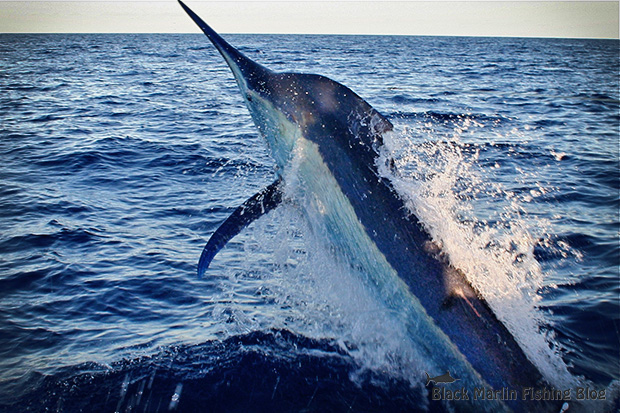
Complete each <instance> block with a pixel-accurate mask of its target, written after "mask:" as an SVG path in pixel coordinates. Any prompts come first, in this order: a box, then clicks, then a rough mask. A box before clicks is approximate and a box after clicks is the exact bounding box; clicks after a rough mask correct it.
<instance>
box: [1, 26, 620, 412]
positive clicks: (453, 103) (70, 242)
mask: <svg viewBox="0 0 620 413" xmlns="http://www.w3.org/2000/svg"><path fill="white" fill-rule="evenodd" d="M226 38H227V39H229V40H230V41H231V43H233V44H234V45H236V46H238V47H239V49H240V50H241V51H242V52H243V53H245V54H247V55H248V56H249V57H251V58H252V59H255V60H257V61H259V62H261V63H262V64H264V65H266V66H267V67H269V68H271V69H273V70H275V71H297V72H306V73H318V74H322V75H325V76H328V77H330V78H332V79H334V80H336V81H339V82H341V83H343V84H345V85H347V86H349V87H350V88H351V89H353V90H354V91H355V92H356V93H358V94H359V95H360V96H362V97H364V98H365V99H366V100H367V101H368V102H369V103H370V104H371V105H373V106H374V107H375V108H376V109H377V110H379V111H380V112H381V113H383V114H384V115H386V116H387V117H388V118H389V119H390V120H391V121H392V122H393V123H394V124H395V125H396V129H397V137H396V138H395V139H400V138H401V137H404V138H406V142H409V143H410V146H409V147H410V148H418V147H419V148H431V149H432V150H425V151H422V152H419V153H416V152H415V151H414V153H413V154H412V153H409V152H407V156H409V157H412V159H413V158H415V159H413V160H412V159H409V158H407V157H406V156H402V157H401V159H400V161H401V162H400V165H401V166H402V167H403V170H412V171H413V173H414V175H415V174H417V173H421V174H423V172H424V171H419V170H417V169H416V165H420V161H421V157H424V158H425V159H424V162H426V163H427V164H429V165H436V166H437V165H440V166H441V165H444V164H443V163H445V166H441V167H440V168H439V167H438V169H437V170H436V171H433V174H435V173H439V172H445V171H446V170H449V168H448V165H451V166H453V167H454V166H456V167H457V168H456V169H455V171H454V172H452V173H451V175H450V173H448V175H449V176H448V177H451V178H454V185H452V186H451V187H450V190H449V191H448V192H449V193H450V194H451V195H450V196H451V197H452V198H451V199H454V200H455V202H456V204H457V206H458V209H459V211H461V210H466V211H469V212H468V213H467V214H461V213H457V214H455V217H456V218H455V222H454V224H455V225H466V226H468V228H472V231H473V233H474V234H477V235H476V236H478V237H479V238H480V237H482V236H483V235H482V234H484V236H485V237H486V236H488V234H490V233H493V234H496V235H495V237H491V238H490V239H489V240H488V248H489V249H492V248H495V247H497V246H498V245H501V246H502V247H501V248H499V249H501V250H502V251H505V252H504V253H505V254H508V255H507V256H509V257H513V258H514V260H512V258H511V265H521V267H522V266H523V265H528V266H529V267H528V273H530V272H532V273H536V274H538V275H539V276H540V277H541V280H542V281H536V282H534V281H532V282H531V283H530V284H528V288H529V290H528V291H530V292H531V293H532V294H534V295H536V296H537V297H539V299H540V300H539V301H537V303H538V304H537V305H536V309H535V310H536V311H537V312H540V314H541V317H542V319H543V320H545V322H544V323H543V325H541V326H540V330H538V331H531V334H532V336H535V335H537V334H544V335H545V337H546V341H547V343H548V344H549V347H552V348H553V351H554V352H556V353H557V354H558V355H559V357H560V358H561V360H562V361H563V363H565V365H566V366H567V369H568V371H569V372H570V374H571V375H572V376H573V377H574V378H575V379H576V380H577V381H578V382H579V383H582V384H583V383H586V384H587V385H588V386H592V387H596V388H599V389H608V390H609V392H608V397H607V400H606V401H605V402H601V403H599V404H594V405H593V406H594V407H592V408H593V409H594V410H601V411H604V410H608V409H609V410H611V409H613V408H614V404H613V401H611V402H610V400H609V399H611V398H613V390H612V389H613V387H614V383H616V384H615V386H617V380H619V379H620V374H619V370H620V361H619V354H620V343H619V342H620V307H619V306H620V301H619V296H620V283H619V274H618V268H619V267H618V266H619V264H620V246H619V243H618V230H619V222H620V220H619V216H618V213H619V212H618V211H619V208H620V203H619V199H620V197H619V182H620V176H619V175H620V173H619V163H618V148H619V133H620V132H619V122H620V115H619V110H620V100H619V89H618V86H619V85H618V79H619V69H618V65H619V44H618V41H616V40H579V39H521V38H458V37H406V36H398V37H394V36H333V35H329V36H327V35H229V36H226ZM0 121H1V126H0V159H1V162H0V371H1V372H2V374H0V410H4V411H26V410H28V411H48V410H56V411H80V410H86V411H115V410H116V411H121V410H122V411H125V410H131V409H132V408H136V409H138V410H139V411H160V410H162V411H165V410H168V409H172V410H174V409H179V410H185V411H191V410H214V411H248V410H255V411H263V410H264V411H273V410H280V411H300V410H309V411H345V410H352V411H396V410H409V411H411V410H443V409H447V408H449V407H450V406H449V405H444V404H432V403H431V402H430V401H429V400H428V399H429V394H428V392H427V390H425V388H424V382H423V380H422V377H421V376H420V375H418V374H419V373H420V371H421V368H422V367H421V366H418V367H416V368H413V369H411V370H410V369H408V368H406V367H403V366H402V364H403V363H399V360H400V358H399V354H400V353H399V351H400V350H399V349H401V347H399V346H401V345H402V343H399V344H398V345H396V346H395V347H390V346H389V345H386V344H385V343H386V342H389V341H390V337H391V336H392V334H394V332H393V331H390V330H389V329H388V328H385V329H381V328H378V329H375V328H374V326H386V325H391V324H390V323H389V322H388V321H386V320H388V319H389V315H383V314H382V313H381V312H380V311H379V312H376V311H372V312H371V311H370V310H365V308H367V307H365V305H366V304H359V305H358V306H357V307H355V306H352V304H350V303H349V302H348V301H356V300H357V302H359V303H364V302H365V301H364V300H365V298H364V297H365V292H364V291H363V287H362V286H361V283H360V285H356V283H355V278H354V277H348V278H346V280H347V281H346V283H349V284H345V285H346V289H347V291H352V294H354V297H358V298H359V299H358V298H355V299H353V300H350V297H347V298H344V297H342V296H340V298H339V295H338V294H336V293H333V291H331V290H330V288H331V287H330V286H331V285H332V284H333V283H334V282H335V281H334V280H335V278H332V277H334V275H333V274H332V273H342V272H345V273H346V272H347V271H348V270H347V268H346V266H344V267H343V266H341V265H340V266H339V264H338V263H337V262H334V263H333V265H332V264H325V265H326V266H322V265H318V264H324V263H331V262H332V261H333V260H334V259H333V257H331V256H330V253H329V248H325V249H320V248H319V249H317V248H316V247H315V244H316V242H315V241H316V240H315V239H314V238H313V235H312V234H310V233H309V231H308V228H307V227H306V226H305V225H304V223H303V222H302V219H301V215H299V214H298V213H297V212H296V211H295V207H294V206H284V207H282V208H281V209H280V210H276V211H274V212H273V213H271V214H269V215H268V216H266V217H264V218H262V219H261V220H260V221H259V222H257V223H255V224H253V225H251V226H250V227H249V228H248V229H247V230H246V231H244V232H243V233H242V234H240V236H239V237H237V238H235V239H234V240H233V241H231V243H229V245H228V246H227V247H226V248H225V249H224V250H223V251H222V252H221V253H220V254H219V255H218V256H217V257H216V259H215V260H214V261H213V263H212V266H211V268H210V270H209V272H208V273H207V274H206V276H205V277H204V278H201V279H199V278H197V277H196V275H195V273H196V265H197V261H198V258H199V256H200V252H201V250H202V247H203V246H204V244H205V242H206V240H207V239H208V237H209V235H210V234H212V233H213V232H214V231H215V229H216V228H217V227H218V225H219V224H220V223H222V222H223V220H225V219H226V217H227V216H228V215H229V214H230V213H231V212H232V211H233V210H234V209H235V208H236V207H237V206H238V205H240V204H241V203H242V202H243V201H244V200H245V199H247V198H248V197H250V196H251V195H253V194H254V193H256V192H257V191H259V190H260V189H261V188H263V187H264V186H266V185H268V184H269V183H271V182H272V181H273V179H274V176H275V171H274V162H273V160H272V159H271V157H270V155H269V152H268V150H267V147H266V145H265V143H264V142H263V140H262V139H261V138H260V136H259V135H258V134H257V131H256V129H255V127H254V125H253V124H252V121H251V118H250V117H249V115H248V113H247V110H246V109H245V107H244V105H243V101H242V99H241V97H240V95H239V92H238V89H237V86H236V84H235V82H234V80H233V78H232V75H231V74H230V72H229V69H228V68H227V67H226V66H225V64H224V62H223V60H222V59H221V57H220V56H219V55H217V54H216V51H215V49H214V48H213V47H212V46H211V45H210V44H208V43H207V40H206V39H205V38H204V36H202V35H142V34H141V35H134V34H122V35H121V34H118V35H103V34H79V35H78V34H71V35H60V34H54V35H51V34H45V35H44V34H41V35H11V34H2V35H0ZM398 134H400V135H398ZM401 142H402V141H401ZM403 153H405V152H401V155H402V154H403ZM454 153H458V154H459V157H458V162H457V163H456V165H455V162H450V161H451V160H453V159H454V158H453V156H452V155H453V154H454ZM442 162H443V163H442ZM407 168H409V169H407ZM459 168H461V169H459ZM427 171H428V169H427ZM429 182H430V184H429V185H430V186H431V189H432V188H433V185H434V187H435V188H436V189H437V186H438V185H439V183H433V182H434V181H432V180H429ZM438 182H439V181H438ZM441 182H443V183H445V179H444V180H443V181H441ZM412 195H414V196H415V195H419V196H420V197H424V196H429V197H432V196H434V195H432V196H431V195H428V194H427V195H424V194H412ZM428 225H429V226H430V227H432V223H431V222H429V224H428ZM517 227H518V228H519V231H517V232H515V230H514V229H515V228H517ZM522 233H526V234H528V238H527V239H528V240H529V241H528V242H527V248H525V250H528V248H529V250H528V251H530V252H531V255H532V256H533V257H534V258H535V264H532V263H531V262H529V261H528V262H527V263H526V264H523V262H525V261H523V256H525V255H527V253H522V252H520V249H519V248H520V247H519V244H520V242H521V241H522V239H523V238H522V236H519V235H515V234H522ZM440 235H441V237H444V239H442V240H441V241H442V242H443V244H447V243H448V242H447V241H450V239H449V238H450V237H451V235H450V234H447V233H443V234H440ZM446 238H448V239H446ZM530 238H531V239H530ZM452 241H456V242H453V244H456V247H453V249H454V251H453V252H454V254H455V255H457V254H458V253H459V250H461V249H462V250H465V249H466V248H467V245H465V244H466V243H463V242H461V241H460V240H458V239H452ZM504 245H515V247H514V250H515V251H517V252H515V251H511V250H510V249H511V247H507V248H506V247H504ZM526 252H527V251H526ZM511 254H512V255H511ZM519 260H521V261H519ZM512 261H514V263H512ZM472 276H475V274H472ZM342 282H343V283H345V281H342ZM508 282H509V283H510V281H508ZM528 282H529V281H528ZM515 283H516V281H515ZM532 285H533V287H532ZM495 288H502V286H500V287H495ZM532 288H533V289H532ZM355 294H357V295H355ZM373 305H374V304H373ZM378 305H380V304H378ZM524 305H525V304H524ZM343 309H346V310H343ZM371 313H372V314H371ZM616 407H617V405H616ZM457 409H458V405H457Z"/></svg>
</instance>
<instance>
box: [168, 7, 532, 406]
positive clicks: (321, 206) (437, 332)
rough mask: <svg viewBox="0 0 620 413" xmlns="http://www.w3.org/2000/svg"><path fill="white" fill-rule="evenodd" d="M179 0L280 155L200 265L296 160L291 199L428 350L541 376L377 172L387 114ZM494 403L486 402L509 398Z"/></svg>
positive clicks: (476, 368) (473, 370) (487, 379)
mask: <svg viewBox="0 0 620 413" xmlns="http://www.w3.org/2000/svg"><path fill="white" fill-rule="evenodd" d="M180 3H181V6H182V7H183V9H184V10H185V11H186V12H187V14H189V16H190V17H191V18H192V19H193V20H194V22H195V23H196V24H197V25H198V26H199V27H200V29H202V31H203V32H204V33H205V34H206V35H207V37H208V38H209V40H210V41H211V42H212V43H213V44H214V46H215V47H216V48H217V50H218V51H219V52H220V54H221V55H222V56H223V57H224V59H225V60H226V63H227V64H228V66H229V67H230V69H231V70H232V72H233V74H234V77H235V80H236V81H237V84H238V86H239V89H240V90H241V94H242V96H243V99H244V101H245V104H246V105H247V107H248V109H249V111H250V114H251V116H252V119H253V120H254V123H255V124H256V126H257V128H258V130H259V132H260V134H261V135H262V136H263V137H264V138H265V139H266V141H267V144H268V146H269V148H270V151H271V153H272V156H273V158H274V159H275V162H276V164H277V166H278V170H277V175H278V179H277V180H276V182H274V183H273V184H272V185H270V186H269V187H268V188H266V189H264V190H263V191H261V192H259V193H258V194H256V195H254V196H253V197H251V198H250V199H248V200H247V201H246V202H245V203H244V204H243V205H241V206H240V207H239V208H238V209H237V210H236V211H235V212H234V213H233V214H232V215H231V216H230V217H229V218H228V219H227V220H226V221H225V222H224V223H223V224H222V225H221V226H220V227H219V228H218V229H217V230H216V231H215V233H214V234H213V235H212V236H211V238H210V239H209V241H208V243H207V245H206V247H205V248H204V251H203V253H202V256H201V258H200V261H199V265H198V273H199V275H202V274H203V273H204V272H205V271H206V269H207V268H208V266H209V263H210V262H211V260H212V259H213V258H214V256H215V255H216V253H217V252H218V251H219V250H220V249H221V248H222V247H223V246H224V245H225V244H226V242H227V241H228V240H229V239H231V238H232V237H234V236H235V235H237V234H238V233H239V232H240V231H241V230H242V229H243V228H245V227H246V226H247V225H248V224H249V223H250V222H252V221H253V220H255V219H257V218H258V217H260V216H262V215H263V214H265V213H267V212H269V211H270V210H272V209H273V208H275V207H276V206H277V205H278V204H280V203H281V202H282V200H283V199H284V198H286V197H285V196H283V194H282V192H283V189H284V188H285V186H286V181H287V179H286V178H287V171H289V172H290V171H291V170H292V169H294V176H295V180H296V184H295V185H296V188H295V194H294V196H295V197H296V199H295V201H296V204H298V205H300V206H301V209H302V210H303V212H305V215H306V216H307V217H309V220H310V221H311V226H312V227H313V229H314V230H316V231H319V232H320V233H321V234H325V235H326V236H327V237H328V241H329V243H330V244H331V245H333V246H334V247H335V248H334V250H335V251H336V253H338V254H341V255H342V256H344V257H346V259H347V260H348V261H349V262H350V264H351V266H352V267H354V268H355V269H356V270H358V272H359V273H360V274H362V276H363V277H364V280H363V281H364V282H365V283H367V284H368V285H369V286H370V287H372V288H373V289H374V291H375V292H376V294H378V295H379V296H380V297H381V299H382V300H383V301H384V302H385V303H386V305H387V306H388V307H389V308H390V309H392V310H393V311H394V313H396V314H398V316H399V317H400V318H401V319H402V320H404V323H405V325H406V328H407V332H408V335H409V336H410V337H413V338H414V339H415V340H417V341H416V343H417V344H418V346H419V350H420V352H421V353H422V357H424V359H425V360H432V362H433V363H435V364H437V366H436V367H437V368H438V369H442V370H443V371H446V370H448V369H449V370H450V371H453V372H455V373H456V375H457V377H459V379H460V380H462V383H464V384H467V385H472V386H473V385H476V386H488V387H489V388H496V389H499V388H503V387H509V388H511V389H512V388H514V389H517V390H519V389H520V388H522V387H526V386H529V387H532V386H534V387H536V386H538V385H541V384H542V383H544V381H542V380H543V379H542V376H541V373H540V372H539V371H538V369H537V368H536V367H535V366H534V365H533V364H532V363H531V362H530V360H529V359H528V358H527V357H526V355H525V354H524V352H523V350H522V349H521V347H520V346H519V344H518V343H517V342H516V340H515V339H514V337H513V336H512V335H511V334H510V332H509V331H508V330H507V329H506V327H505V326H504V325H503V324H502V323H501V322H500V321H499V320H498V319H497V318H496V317H495V315H494V313H493V312H492V310H491V309H490V308H489V306H488V305H487V303H486V302H485V300H484V299H483V298H482V297H481V295H480V294H478V293H477V291H475V290H474V288H473V287H472V286H471V285H470V284H469V282H468V281H467V280H466V278H465V276H464V274H463V273H462V272H461V271H459V270H457V269H455V268H454V267H453V266H451V265H450V264H449V263H448V262H447V260H446V259H445V258H444V257H442V256H441V255H439V254H437V252H436V251H435V250H434V249H433V248H430V246H432V245H433V244H432V240H431V238H430V236H429V235H428V233H427V232H426V231H425V230H424V228H423V226H422V225H421V224H420V222H419V221H418V219H417V218H416V217H415V216H414V215H413V214H411V212H410V211H409V210H408V208H407V207H406V205H405V202H404V200H403V199H401V197H400V196H399V195H398V194H397V192H396V191H395V190H394V188H393V186H392V184H391V182H390V181H389V180H388V179H386V178H384V177H382V175H381V174H380V172H379V166H378V165H377V158H378V155H379V150H380V148H381V145H382V144H383V136H384V135H385V134H386V133H388V132H389V131H391V130H392V124H391V123H390V121H389V120H388V119H386V118H385V117H384V116H382V115H381V114H380V113H379V112H378V111H377V110H375V109H374V108H372V107H371V106H370V105H369V104H368V103H367V102H366V101H364V100H363V99H362V98H361V97H359V96H358V95H357V94H356V93H354V92H353V91H352V90H350V89H349V88H347V87H346V86H344V85H342V84H340V83H338V82H335V81H333V80H331V79H328V78H326V77H324V76H319V75H314V74H299V73H275V72H273V71H271V70H269V69H267V68H265V67H263V66H261V65H260V64H258V63H256V62H254V61H252V60H250V59H249V58H247V57H246V56H244V55H243V54H242V53H240V52H239V51H238V50H237V49H235V48H234V47H233V46H231V45H230V44H229V43H227V42H226V41H225V40H224V39H223V38H222V37H221V36H220V35H218V34H217V33H216V32H215V31H214V30H213V29H211V27H209V26H208V25H207V24H206V23H205V22H204V21H203V20H202V19H201V18H200V17H198V16H197V15H196V14H195V13H194V12H193V11H192V10H190V9H189V8H188V7H187V6H186V5H185V4H183V3H182V2H180ZM317 217H318V218H317ZM497 403H499V404H500V406H497V405H495V404H493V403H491V402H488V401H487V403H486V404H484V406H483V407H482V408H483V409H491V410H493V409H496V408H498V407H499V408H501V407H506V406H505V405H503V404H501V402H497ZM515 403H519V401H517V402H515ZM511 407H515V406H511Z"/></svg>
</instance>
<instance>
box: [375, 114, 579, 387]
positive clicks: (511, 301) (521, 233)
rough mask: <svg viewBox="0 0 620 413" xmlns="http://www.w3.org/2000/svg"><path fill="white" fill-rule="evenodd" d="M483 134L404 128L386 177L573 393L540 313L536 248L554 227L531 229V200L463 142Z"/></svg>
mask: <svg viewBox="0 0 620 413" xmlns="http://www.w3.org/2000/svg"><path fill="white" fill-rule="evenodd" d="M479 127H481V125H479V124H478V123H477V122H475V121H473V120H471V119H468V118H463V119H462V120H461V121H460V122H459V123H458V124H456V126H455V127H454V129H453V130H452V134H451V135H448V136H446V137H444V139H443V140H437V138H436V136H437V133H436V131H435V130H434V129H433V127H432V125H431V124H421V125H419V126H418V127H417V128H414V129H411V128H408V127H407V126H406V125H399V126H398V127H397V130H396V131H395V132H394V133H392V134H389V135H388V136H386V137H385V138H386V139H385V145H384V147H383V148H382V154H381V156H380V158H379V160H378V166H379V169H380V173H381V174H382V175H383V176H384V177H387V178H389V179H390V180H391V182H392V183H393V185H394V187H395V189H396V190H397V191H398V192H399V194H400V195H401V196H402V197H403V199H404V200H405V201H406V204H407V207H408V208H409V209H410V211H411V212H412V213H413V214H415V215H416V216H418V217H419V218H420V220H421V222H422V223H423V225H424V226H425V227H426V229H427V231H428V232H429V233H430V235H431V237H432V238H433V240H434V242H435V243H436V244H438V246H439V247H440V248H441V249H442V250H443V251H444V252H446V253H447V255H448V257H449V259H450V261H451V263H452V264H453V265H454V266H455V267H457V268H460V269H461V270H462V271H463V272H464V273H465V274H466V276H467V278H468V280H469V282H470V283H471V284H472V285H473V286H474V287H475V288H476V289H477V290H478V291H479V292H480V293H481V294H482V295H483V296H484V297H485V299H486V300H487V302H488V303H489V305H490V306H491V308H492V309H493V311H494V312H495V314H496V315H497V316H498V318H499V319H500V320H501V321H502V322H503V323H504V324H505V325H506V326H507V328H508V329H509V330H510V331H511V332H512V334H513V335H514V336H515V338H516V339H517V341H518V342H519V343H520V345H521V346H522V348H523V350H524V351H525V353H526V354H527V356H528V357H529V358H530V359H531V360H532V361H533V362H534V363H535V365H537V366H538V368H539V369H540V370H541V372H542V373H543V375H544V376H545V378H546V379H547V380H548V381H549V382H550V383H552V384H553V385H556V386H563V387H566V386H570V385H574V384H576V379H575V377H573V376H572V375H571V374H570V373H569V372H568V370H567V367H566V365H565V364H564V362H563V361H562V359H561V357H560V355H559V349H558V344H557V343H556V342H555V340H554V339H553V336H552V334H551V333H549V332H543V331H544V328H543V327H544V326H546V325H549V324H550V321H549V320H546V319H545V315H544V314H543V313H541V312H540V311H539V310H538V306H539V305H540V303H541V296H540V295H539V294H538V291H539V290H540V289H541V288H542V287H543V286H544V283H545V274H544V273H543V271H542V269H541V267H540V265H539V263H538V262H537V260H536V258H535V256H534V247H535V246H536V244H537V242H539V239H541V238H545V236H544V234H545V232H546V231H545V229H546V228H547V226H548V223H547V222H545V221H544V220H539V221H538V222H537V227H533V226H532V224H531V223H530V222H529V221H528V220H527V219H525V218H524V215H525V214H526V212H527V211H526V209H525V207H524V203H525V202H527V199H526V198H524V197H522V196H517V194H516V193H515V192H511V191H509V190H506V189H504V188H503V187H502V185H501V183H499V180H498V179H496V178H497V174H499V173H501V172H499V171H498V170H499V169H500V165H499V163H498V162H492V163H488V166H486V167H483V166H482V165H481V162H479V158H480V146H478V145H475V144H467V143H463V142H462V141H461V136H462V135H463V134H464V133H465V132H466V131H467V130H468V129H469V128H479ZM540 190H541V191H544V188H541V189H540ZM530 195H532V194H530ZM534 195H536V194H534Z"/></svg>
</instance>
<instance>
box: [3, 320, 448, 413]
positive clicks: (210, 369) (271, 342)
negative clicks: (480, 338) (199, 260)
mask: <svg viewBox="0 0 620 413" xmlns="http://www.w3.org/2000/svg"><path fill="white" fill-rule="evenodd" d="M359 367H360V366H359V365H358V364H357V363H356V361H355V360H354V359H352V358H351V357H350V356H349V355H347V353H346V351H344V350H343V349H342V348H341V347H340V346H339V345H338V344H337V343H335V342H333V341H331V340H317V339H312V338H308V337H304V336H302V335H298V334H295V333H293V332H291V331H288V330H270V331H265V332H259V331H257V332H251V333H247V334H242V335H236V336H232V337H229V338H227V339H225V340H222V341H220V340H216V341H208V342H205V343H203V344H198V345H193V346H187V345H184V346H172V347H166V348H162V349H161V350H160V351H159V352H158V353H157V354H154V355H149V356H142V357H137V358H130V359H124V360H122V361H119V362H115V363H113V364H111V365H100V364H93V363H88V364H83V365H77V366H71V367H67V368H62V369H59V370H58V371H57V372H55V373H53V374H51V375H41V374H40V373H30V374H29V375H28V377H26V378H25V380H27V381H28V382H29V383H30V386H29V387H30V390H29V391H28V392H27V393H26V394H25V395H23V396H21V397H18V398H12V397H10V396H7V395H4V397H3V398H2V399H0V409H2V410H7V411H8V410H10V411H13V412H22V411H24V412H25V411H35V412H37V411H47V410H49V409H60V410H63V411H82V410H88V411H112V410H114V411H129V410H134V409H135V410H137V411H160V410H168V409H169V410H179V411H201V410H204V409H205V408H207V406H208V410H209V411H216V412H220V411H221V412H230V411H302V410H304V411H349V410H353V411H416V410H427V409H426V406H427V405H428V400H427V399H426V395H425V392H421V391H420V390H415V389H412V388H411V386H410V384H409V383H408V382H407V381H403V380H398V379H394V378H393V377H390V376H389V375H386V374H384V373H382V372H376V371H365V372H364V373H362V374H354V373H355V372H356V371H357V370H358V369H359ZM437 408H438V409H439V411H442V410H443V407H442V406H441V405H438V406H437Z"/></svg>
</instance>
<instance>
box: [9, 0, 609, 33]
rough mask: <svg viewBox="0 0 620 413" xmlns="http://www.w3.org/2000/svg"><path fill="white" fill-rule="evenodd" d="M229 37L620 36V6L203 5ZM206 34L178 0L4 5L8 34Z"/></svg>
mask: <svg viewBox="0 0 620 413" xmlns="http://www.w3.org/2000/svg"><path fill="white" fill-rule="evenodd" d="M185 3H186V4H187V5H188V6H189V7H190V8H192V9H193V10H194V11H195V12H196V13H197V14H199V15H200V16H201V17H202V18H203V19H204V20H205V21H206V22H207V23H209V24H210V25H211V26H212V27H213V28H214V29H215V30H216V31H219V32H221V33H326V34H400V35H439V36H518V37H578V38H615V39H618V37H619V30H620V29H619V13H620V12H619V4H620V2H618V1H605V2H589V1H586V2H579V1H542V2H541V1H527V2H526V1H456V2H455V1H358V0H348V1H320V0H306V1H287V0H280V1H261V0H253V1H251V0H250V1H234V0H233V1H203V0H186V1H185ZM24 32H26V33H28V32H31V33H54V32H61V33H198V32H199V30H198V28H197V27H196V26H195V25H194V23H193V22H192V21H191V20H190V19H189V17H188V16H187V15H186V14H185V13H184V12H183V10H182V9H181V7H180V6H179V5H178V4H177V2H176V0H159V1H153V0H137V1H122V0H120V1H117V0H115V1H112V0H104V1H101V0H100V1H56V0H52V1H49V0H48V1H6V0H0V33H24Z"/></svg>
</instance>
